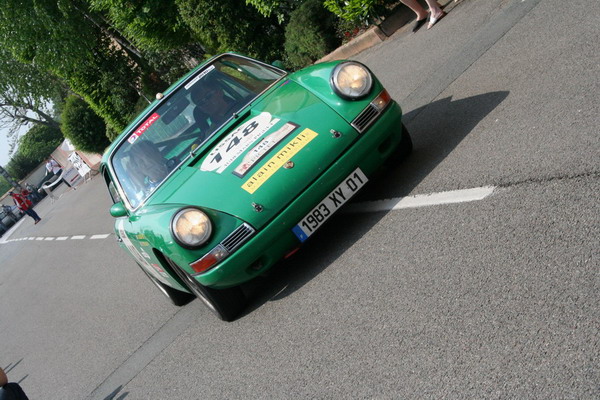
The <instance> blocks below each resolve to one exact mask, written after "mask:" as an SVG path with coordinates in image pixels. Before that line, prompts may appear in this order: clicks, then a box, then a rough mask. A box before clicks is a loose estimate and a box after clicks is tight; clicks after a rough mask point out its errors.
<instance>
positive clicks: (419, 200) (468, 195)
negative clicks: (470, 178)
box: [345, 186, 496, 213]
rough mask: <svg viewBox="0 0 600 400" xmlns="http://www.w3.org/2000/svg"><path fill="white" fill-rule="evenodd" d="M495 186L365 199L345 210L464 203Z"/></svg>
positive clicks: (485, 195)
mask: <svg viewBox="0 0 600 400" xmlns="http://www.w3.org/2000/svg"><path fill="white" fill-rule="evenodd" d="M494 189H496V187H495V186H484V187H478V188H473V189H463V190H452V191H448V192H440V193H431V194H420V195H415V196H407V197H396V198H393V199H387V200H377V201H366V202H362V203H355V204H349V205H348V207H347V208H346V209H345V212H350V213H364V212H378V211H390V210H399V209H402V208H416V207H426V206H435V205H440V204H455V203H466V202H469V201H477V200H483V199H485V198H486V197H488V196H489V195H490V194H492V193H493V192H494Z"/></svg>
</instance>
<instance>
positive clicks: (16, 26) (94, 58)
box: [0, 0, 140, 128]
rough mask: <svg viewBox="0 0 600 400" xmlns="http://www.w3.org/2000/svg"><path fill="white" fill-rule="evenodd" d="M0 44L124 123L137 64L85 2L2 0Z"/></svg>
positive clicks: (110, 120) (115, 123) (114, 120)
mask: <svg viewBox="0 0 600 400" xmlns="http://www.w3.org/2000/svg"><path fill="white" fill-rule="evenodd" d="M4 3H5V4H3V7H0V45H1V46H3V47H4V48H6V49H8V50H9V51H10V52H11V53H12V54H13V55H14V56H15V57H17V58H18V59H20V60H22V61H25V62H32V61H33V60H35V65H36V66H37V67H39V68H42V69H44V70H46V71H49V72H51V73H53V74H55V75H57V76H59V77H61V78H62V79H63V80H64V81H65V82H66V83H67V84H68V86H69V87H70V88H71V90H73V91H74V92H75V93H78V94H79V95H81V96H82V97H83V98H85V99H86V101H87V102H88V103H89V104H90V105H91V107H92V108H93V109H94V110H95V111H96V112H97V113H98V114H99V115H101V116H102V117H103V118H104V119H105V120H106V121H107V122H108V123H110V124H111V125H113V126H115V127H118V128H122V127H124V126H125V124H126V123H127V121H128V119H129V114H130V112H131V105H132V104H133V103H134V102H135V100H136V99H137V96H138V94H137V91H136V87H135V85H136V82H138V80H139V79H138V77H139V76H140V71H139V69H138V68H137V67H136V66H135V64H133V63H132V62H131V59H130V58H128V56H127V55H126V54H125V53H124V52H123V51H121V50H120V49H119V48H117V47H116V46H115V45H114V40H113V39H114V38H113V37H112V36H110V35H109V34H108V32H109V30H107V29H105V28H103V27H102V26H101V24H99V23H98V22H97V21H95V19H94V16H93V15H91V13H90V11H89V10H88V9H87V3H85V2H83V1H77V0H72V1H59V2H56V1H52V0H5V2H4Z"/></svg>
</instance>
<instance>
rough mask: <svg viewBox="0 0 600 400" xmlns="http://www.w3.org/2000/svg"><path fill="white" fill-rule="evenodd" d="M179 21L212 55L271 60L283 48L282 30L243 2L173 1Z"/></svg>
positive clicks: (242, 0) (227, 0)
mask: <svg viewBox="0 0 600 400" xmlns="http://www.w3.org/2000/svg"><path fill="white" fill-rule="evenodd" d="M175 3H176V4H177V7H178V9H179V12H180V14H181V18H182V19H183V21H184V22H185V23H186V24H187V26H188V27H189V29H190V30H191V31H192V32H193V34H194V37H195V38H196V39H197V40H198V41H199V42H200V43H202V45H203V46H204V47H205V48H206V49H207V51H209V52H212V53H217V52H219V53H220V52H223V51H238V52H240V53H243V54H246V55H249V56H253V57H257V58H260V59H263V60H267V61H272V60H276V59H279V58H280V57H281V55H282V51H281V50H282V48H283V36H284V35H283V27H282V26H281V25H279V23H278V21H277V18H276V17H274V16H273V17H264V16H262V15H261V14H260V13H259V12H258V11H257V10H256V9H255V8H254V7H250V6H248V5H246V3H245V1H244V0H221V1H214V0H176V1H175Z"/></svg>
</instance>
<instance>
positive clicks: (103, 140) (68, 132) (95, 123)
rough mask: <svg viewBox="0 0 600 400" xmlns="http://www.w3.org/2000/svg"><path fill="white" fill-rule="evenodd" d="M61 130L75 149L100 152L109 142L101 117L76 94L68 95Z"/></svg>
mask: <svg viewBox="0 0 600 400" xmlns="http://www.w3.org/2000/svg"><path fill="white" fill-rule="evenodd" d="M62 131H63V134H64V135H65V137H66V138H67V139H69V140H70V141H71V143H73V145H74V146H75V148H76V149H78V150H82V151H87V152H91V153H102V152H103V151H104V149H105V148H106V146H108V145H109V144H110V142H109V141H108V138H107V137H106V126H105V124H104V121H103V120H102V118H100V117H99V116H98V115H96V113H94V111H93V110H92V109H91V108H90V107H89V106H88V104H86V102H85V101H83V100H81V99H80V98H78V97H77V96H69V97H68V98H67V102H66V104H65V109H64V111H63V114H62Z"/></svg>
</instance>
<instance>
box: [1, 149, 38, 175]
mask: <svg viewBox="0 0 600 400" xmlns="http://www.w3.org/2000/svg"><path fill="white" fill-rule="evenodd" d="M38 165H39V161H37V162H36V161H34V160H32V159H31V158H29V157H26V156H24V155H23V154H21V153H17V154H15V155H14V156H13V157H12V158H11V159H10V161H9V162H8V165H7V166H6V169H7V170H8V172H9V173H10V175H11V176H13V177H15V178H17V179H18V180H21V179H23V178H25V177H26V176H27V174H29V173H30V172H31V171H32V170H33V169H34V168H35V167H37V166H38Z"/></svg>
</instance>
